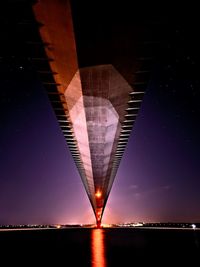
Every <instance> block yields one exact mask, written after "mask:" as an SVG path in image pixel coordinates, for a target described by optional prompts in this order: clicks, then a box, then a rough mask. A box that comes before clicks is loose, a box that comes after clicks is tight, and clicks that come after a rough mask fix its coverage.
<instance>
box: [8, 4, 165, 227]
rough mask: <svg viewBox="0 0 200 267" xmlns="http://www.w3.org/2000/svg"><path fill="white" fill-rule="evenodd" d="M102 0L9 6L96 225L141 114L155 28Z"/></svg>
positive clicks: (125, 8)
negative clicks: (18, 13) (136, 121)
mask: <svg viewBox="0 0 200 267" xmlns="http://www.w3.org/2000/svg"><path fill="white" fill-rule="evenodd" d="M93 2H94V3H93ZM107 2H109V1H100V2H98V3H96V1H91V2H90V1H71V6H70V2H69V1H67V0H66V1H51V0H41V1H38V2H37V1H36V2H35V3H31V5H30V6H29V7H26V8H25V7H24V1H14V4H13V6H10V7H9V12H11V8H12V7H13V10H12V12H13V13H11V14H13V16H14V17H15V21H14V23H15V25H17V26H16V29H15V34H16V36H18V37H19V36H20V38H21V39H20V44H19V47H20V46H21V47H22V48H20V49H18V52H19V50H20V53H21V54H20V57H21V58H26V59H28V60H29V61H30V62H31V63H32V64H33V65H34V66H35V67H36V69H37V72H38V73H39V75H40V78H41V80H42V82H43V84H44V86H45V88H46V90H47V93H48V96H49V99H50V101H51V103H52V106H53V109H54V111H55V114H56V116H57V119H58V122H59V123H60V127H61V130H62V132H63V135H64V137H65V139H66V142H67V145H68V147H69V149H70V151H71V154H72V156H73V158H74V161H75V163H76V166H77V168H78V170H79V173H80V176H81V179H82V181H83V184H84V186H85V190H86V192H87V195H88V198H89V200H90V202H91V205H92V208H93V211H94V214H95V217H96V221H97V225H100V223H101V219H102V215H103V211H104V208H105V205H106V202H107V199H108V196H109V193H110V191H111V188H112V184H113V181H114V179H115V176H116V173H117V170H118V167H119V164H120V160H121V158H122V156H123V153H124V150H125V148H126V145H127V143H128V139H129V136H130V133H131V131H132V128H133V126H134V122H135V120H136V117H137V114H138V112H139V109H140V105H141V101H142V97H143V95H144V92H145V89H146V87H147V84H148V81H149V74H150V71H151V66H152V57H153V55H154V50H155V47H157V46H156V44H157V43H158V36H159V34H158V33H159V31H160V27H158V26H159V24H158V23H157V22H156V20H155V21H152V20H149V17H148V16H147V17H145V16H144V14H143V19H142V18H141V16H140V15H139V14H138V12H139V13H140V11H141V10H140V9H138V12H137V11H134V12H133V11H132V10H129V6H122V5H119V6H118V4H117V3H115V6H112V5H111V4H110V5H109V4H108V3H107ZM16 5H17V7H18V8H19V7H20V8H19V10H20V12H21V13H20V15H19V16H18V17H17V18H16V15H14V14H15V8H16ZM20 5H21V6H20ZM30 7H32V10H33V13H31V12H32V11H31V12H30V10H31V9H30ZM140 14H141V13H140ZM145 19H146V20H145ZM10 23H13V22H10ZM133 171H134V170H133Z"/></svg>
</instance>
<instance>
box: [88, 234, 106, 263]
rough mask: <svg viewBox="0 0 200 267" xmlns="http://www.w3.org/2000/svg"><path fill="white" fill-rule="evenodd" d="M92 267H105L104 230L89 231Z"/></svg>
mask: <svg viewBox="0 0 200 267" xmlns="http://www.w3.org/2000/svg"><path fill="white" fill-rule="evenodd" d="M91 252H92V253H91V254H92V267H106V257H105V242H104V230H103V229H92V231H91Z"/></svg>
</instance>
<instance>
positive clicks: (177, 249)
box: [0, 228, 200, 267]
mask: <svg viewBox="0 0 200 267" xmlns="http://www.w3.org/2000/svg"><path fill="white" fill-rule="evenodd" d="M0 259H1V261H0V266H56V267H57V266H62V267H64V266H70V267H71V266H73V267H76V266H80V267H88V266H89V267H118V266H120V267H121V266H122V267H124V266H134V267H136V266H137V265H138V264H140V266H143V265H144V264H145V265H150V266H174V265H175V263H176V265H177V266H181V265H183V264H184V265H187V266H193V265H194V264H195V266H199V265H200V231H199V230H197V229H195V230H174V229H169V230H167V229H142V228H141V229H136V228H131V229H130V228H126V229H123V228H111V229H80V228H74V229H59V230H55V229H50V230H27V231H10V232H0ZM3 261H5V263H4V264H1V263H2V262H3ZM177 262H178V263H177ZM13 264H14V265H13Z"/></svg>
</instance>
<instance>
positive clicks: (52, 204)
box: [0, 17, 200, 224]
mask: <svg viewBox="0 0 200 267" xmlns="http://www.w3.org/2000/svg"><path fill="white" fill-rule="evenodd" d="M196 25H197V19H195V18H193V20H191V19H190V21H189V22H188V20H187V19H186V18H183V17H181V18H180V17H179V19H178V20H176V21H175V22H174V24H173V27H171V26H170V27H171V28H170V32H171V34H170V38H169V39H168V40H167V42H166V43H165V44H164V45H163V48H162V50H161V51H162V53H160V54H159V56H158V57H157V58H156V60H155V63H154V65H153V68H152V75H151V77H150V81H149V84H148V88H147V91H146V94H145V96H144V99H143V103H142V106H141V109H140V112H139V115H138V117H137V119H136V123H135V124H134V127H133V131H132V133H131V136H130V139H129V142H128V145H127V148H126V150H125V153H124V156H123V158H122V160H121V164H120V167H119V170H118V173H117V176H116V179H115V181H114V184H113V188H112V190H111V194H110V196H109V199H108V202H107V206H106V209H105V212H104V216H103V222H104V223H117V222H127V221H144V222H158V221H161V222H166V221H167V222H169V221H172V222H180V221H181V222H183V221H184V222H195V221H196V222H197V221H198V222H199V221H200V205H199V203H200V193H199V190H200V179H199V173H200V160H199V159H200V150H199V148H200V140H199V134H200V127H199V113H200V112H199V100H200V97H199V87H200V75H199V70H200V66H199V62H200V61H199V55H198V50H199V47H200V46H199V45H200V44H199V41H198V40H197V39H198V36H197V33H196V27H197V26H196ZM0 70H1V76H0V129H1V131H0V224H51V223H52V224H53V223H61V224H64V223H94V222H95V218H94V215H93V212H92V208H91V206H90V203H89V200H88V198H87V195H86V192H85V190H84V187H83V184H82V181H81V178H80V176H79V174H78V171H77V169H76V166H75V164H74V162H73V159H72V156H71V155H70V152H69V149H68V147H67V144H66V142H65V139H64V137H63V135H62V132H61V130H60V128H59V125H58V122H57V120H56V117H55V114H54V111H53V109H52V107H51V104H50V102H49V99H48V96H47V93H46V91H45V88H44V87H43V86H42V84H41V82H40V79H39V77H38V76H37V74H36V72H35V69H34V66H32V64H31V63H30V62H29V61H28V60H25V61H22V60H20V59H18V58H16V57H9V58H6V60H5V59H3V58H2V57H0Z"/></svg>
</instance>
